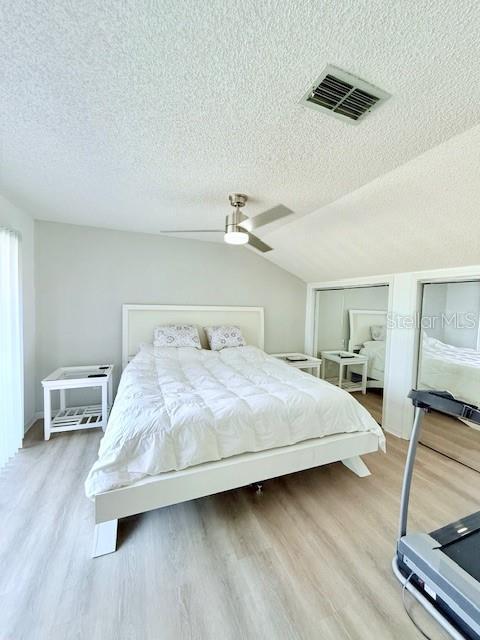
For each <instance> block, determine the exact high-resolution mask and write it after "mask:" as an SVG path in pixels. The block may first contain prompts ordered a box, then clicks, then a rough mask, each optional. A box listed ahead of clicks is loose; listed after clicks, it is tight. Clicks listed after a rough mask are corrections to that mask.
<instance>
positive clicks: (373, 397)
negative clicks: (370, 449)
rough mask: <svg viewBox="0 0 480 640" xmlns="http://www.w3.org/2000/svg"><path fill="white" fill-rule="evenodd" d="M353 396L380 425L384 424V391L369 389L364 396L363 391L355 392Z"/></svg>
mask: <svg viewBox="0 0 480 640" xmlns="http://www.w3.org/2000/svg"><path fill="white" fill-rule="evenodd" d="M352 396H353V397H354V398H355V399H356V400H358V402H360V404H362V405H363V406H364V407H365V409H368V411H370V413H371V414H372V416H373V417H374V418H375V420H376V421H377V422H378V424H382V413H383V390H382V389H367V393H366V394H365V395H364V394H363V393H362V392H361V391H355V393H352Z"/></svg>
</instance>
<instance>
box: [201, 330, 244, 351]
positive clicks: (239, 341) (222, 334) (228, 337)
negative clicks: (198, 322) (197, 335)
mask: <svg viewBox="0 0 480 640" xmlns="http://www.w3.org/2000/svg"><path fill="white" fill-rule="evenodd" d="M204 329H205V333H206V334H207V339H208V344H209V345H210V349H211V350H212V351H220V349H225V347H244V346H245V345H246V344H247V343H246V342H245V338H244V337H243V335H242V330H241V329H240V327H229V326H227V325H220V326H216V327H204Z"/></svg>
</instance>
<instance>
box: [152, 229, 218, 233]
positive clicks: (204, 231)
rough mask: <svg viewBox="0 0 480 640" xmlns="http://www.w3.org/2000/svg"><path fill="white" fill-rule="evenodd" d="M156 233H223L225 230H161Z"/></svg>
mask: <svg viewBox="0 0 480 640" xmlns="http://www.w3.org/2000/svg"><path fill="white" fill-rule="evenodd" d="M158 233H225V229H162V230H161V231H159V232H158Z"/></svg>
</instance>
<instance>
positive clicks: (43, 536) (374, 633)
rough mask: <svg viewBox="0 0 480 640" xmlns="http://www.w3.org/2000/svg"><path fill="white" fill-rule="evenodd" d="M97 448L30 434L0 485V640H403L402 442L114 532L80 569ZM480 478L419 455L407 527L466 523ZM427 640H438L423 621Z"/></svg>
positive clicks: (90, 441) (74, 436) (90, 435)
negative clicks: (395, 562)
mask: <svg viewBox="0 0 480 640" xmlns="http://www.w3.org/2000/svg"><path fill="white" fill-rule="evenodd" d="M99 439H100V434H99V433H97V432H74V433H70V434H57V435H54V436H53V437H52V439H51V440H50V441H49V442H43V441H42V440H41V439H40V431H39V429H38V427H35V428H34V429H32V430H31V432H30V433H29V435H28V438H27V442H26V447H25V448H24V449H23V450H22V451H20V452H19V453H18V455H17V456H16V457H15V458H14V460H13V461H12V462H11V463H10V464H9V465H8V467H7V469H6V470H4V471H3V472H2V474H1V479H0V495H1V504H0V518H1V520H0V527H1V550H0V554H1V555H0V567H1V570H0V598H1V607H0V638H1V639H2V640H7V639H8V640H47V639H48V640H56V639H61V640H70V639H74V640H110V639H112V640H164V639H165V640H170V639H172V640H183V639H184V638H185V639H187V638H188V639H199V640H212V639H213V640H216V639H217V638H218V639H220V640H229V639H235V640H236V639H241V640H250V639H257V638H258V639H259V640H260V639H261V640H264V639H275V640H278V639H288V640H290V639H295V640H296V639H315V640H317V639H322V640H342V639H346V640H355V639H368V640H372V639H374V640H376V639H381V640H389V639H393V638H395V639H399V640H400V639H401V640H409V639H410V638H411V639H414V638H420V635H419V633H418V632H417V631H416V629H415V628H414V627H413V626H412V624H411V622H410V621H409V619H408V618H407V616H406V614H405V613H404V611H403V608H402V604H401V594H400V588H399V585H398V584H397V582H396V580H395V579H394V577H393V576H392V573H391V569H390V560H391V557H392V555H393V552H394V546H395V536H396V527H397V512H398V506H399V494H400V483H401V474H402V469H403V464H404V458H405V452H406V442H404V441H401V440H398V439H396V438H393V437H390V438H389V439H388V454H387V455H383V454H381V453H377V454H371V455H369V456H366V457H365V459H366V462H367V463H368V465H369V467H370V469H371V471H372V472H373V475H372V476H370V477H368V478H364V479H360V478H358V477H356V476H355V475H353V474H352V473H351V472H350V471H349V470H348V469H346V468H345V467H344V466H343V465H341V464H339V463H337V464H333V465H328V466H325V467H321V468H318V469H313V470H309V471H305V472H302V473H298V474H295V475H291V476H287V477H284V478H280V479H277V480H272V481H268V482H266V483H265V487H264V495H263V496H261V497H258V496H256V495H255V492H254V491H253V490H252V489H251V488H244V489H240V490H237V491H231V492H228V493H224V494H220V495H217V496H212V497H209V498H204V499H201V500H197V501H195V502H190V503H185V504H181V505H176V506H174V507H169V508H166V509H162V510H158V511H155V512H150V513H148V514H143V515H140V516H136V517H132V518H128V519H125V520H123V521H121V524H120V535H119V538H120V540H119V549H118V551H117V552H116V553H115V554H112V555H110V556H104V557H102V558H98V559H96V560H92V559H90V550H91V542H92V533H93V509H92V505H91V503H90V502H89V501H88V500H87V499H86V498H85V497H84V494H83V486H82V484H83V481H84V479H85V476H86V474H87V471H88V469H89V467H90V465H91V464H92V462H93V461H94V459H95V457H96V451H97V447H98V442H99ZM479 493H480V474H478V473H476V472H474V471H472V470H470V469H468V468H466V467H464V466H462V465H459V464H458V463H456V462H453V461H451V460H449V459H447V458H445V457H443V456H441V455H439V454H437V453H435V452H433V451H431V450H429V449H426V448H424V447H422V448H421V449H420V451H419V458H418V464H417V468H416V476H415V482H414V491H413V504H412V509H413V510H412V519H411V520H412V522H411V524H412V526H413V527H414V528H416V529H421V530H427V531H428V530H431V529H433V528H436V527H438V526H440V525H442V524H444V523H447V522H449V521H451V520H453V519H454V518H458V517H460V516H462V515H465V514H467V513H470V512H472V511H474V510H476V509H478V496H479ZM414 611H415V615H416V616H417V618H418V620H419V622H420V623H421V624H422V625H423V626H425V628H426V629H427V630H428V632H429V633H430V635H431V637H432V638H434V639H437V638H443V637H444V636H443V634H441V633H440V631H439V630H438V628H437V627H436V625H435V623H433V621H431V620H429V619H428V617H427V616H426V615H425V614H424V613H423V612H422V611H421V610H419V609H417V608H415V609H414Z"/></svg>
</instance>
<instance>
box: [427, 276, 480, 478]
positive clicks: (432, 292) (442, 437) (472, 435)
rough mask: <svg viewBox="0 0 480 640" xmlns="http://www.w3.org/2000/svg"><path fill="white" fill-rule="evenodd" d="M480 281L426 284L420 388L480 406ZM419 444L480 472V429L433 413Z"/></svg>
mask: <svg viewBox="0 0 480 640" xmlns="http://www.w3.org/2000/svg"><path fill="white" fill-rule="evenodd" d="M479 315H480V282H479V281H474V282H470V281H469V282H442V283H432V284H425V285H424V286H423V295H422V314H421V322H420V332H421V333H420V350H419V364H418V380H417V386H418V388H420V389H437V390H440V391H449V392H450V393H451V394H453V395H454V396H455V397H456V398H458V399H459V400H463V401H464V402H467V403H469V404H475V405H479V404H480V333H479ZM420 442H421V443H422V444H424V445H426V446H428V447H430V448H431V449H434V450H436V451H438V452H439V453H442V454H444V455H446V456H448V457H450V458H453V459H455V460H457V461H458V462H461V463H462V464H465V465H466V466H468V467H471V468H472V469H475V470H476V471H480V427H479V426H478V425H474V424H472V423H469V422H467V421H462V420H459V419H456V418H451V417H449V416H446V415H443V414H439V413H436V412H434V411H433V412H431V413H429V414H427V415H426V416H425V419H424V420H423V428H422V434H421V438H420Z"/></svg>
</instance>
